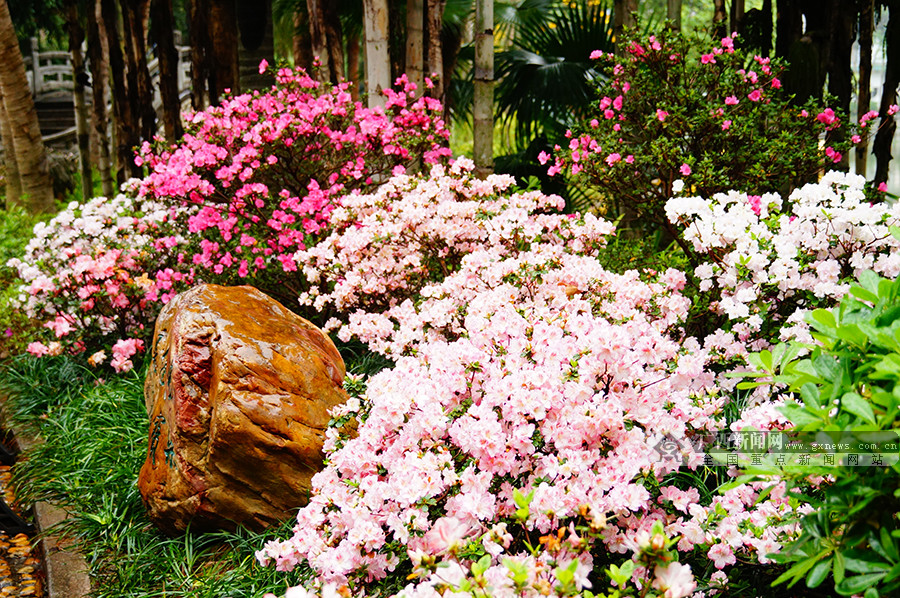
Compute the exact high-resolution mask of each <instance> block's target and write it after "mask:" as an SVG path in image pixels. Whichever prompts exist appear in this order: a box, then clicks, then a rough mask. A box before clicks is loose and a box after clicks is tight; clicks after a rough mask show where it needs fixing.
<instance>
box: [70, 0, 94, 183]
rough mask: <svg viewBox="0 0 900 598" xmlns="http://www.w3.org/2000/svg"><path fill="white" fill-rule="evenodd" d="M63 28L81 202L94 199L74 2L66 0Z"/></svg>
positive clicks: (79, 31) (81, 34) (80, 30)
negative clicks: (66, 38)
mask: <svg viewBox="0 0 900 598" xmlns="http://www.w3.org/2000/svg"><path fill="white" fill-rule="evenodd" d="M66 26H67V28H68V30H69V52H70V53H71V54H72V97H73V103H74V105H75V134H76V138H77V142H78V157H79V158H80V160H79V164H80V170H81V197H82V200H83V201H87V200H89V199H90V198H91V197H93V196H94V175H93V173H92V172H91V135H90V126H89V124H88V111H87V104H86V103H85V101H84V83H85V81H86V79H87V73H86V72H85V70H84V56H82V54H81V44H82V43H83V42H84V28H83V27H82V26H81V20H80V19H79V18H78V5H77V4H76V2H75V0H66Z"/></svg>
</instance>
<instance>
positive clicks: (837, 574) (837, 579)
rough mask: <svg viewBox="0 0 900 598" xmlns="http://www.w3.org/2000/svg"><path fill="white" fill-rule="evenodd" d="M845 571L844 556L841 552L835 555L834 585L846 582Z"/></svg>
mask: <svg viewBox="0 0 900 598" xmlns="http://www.w3.org/2000/svg"><path fill="white" fill-rule="evenodd" d="M845 570H846V564H845V562H844V555H843V554H841V553H840V552H836V553H834V583H836V584H838V583H841V582H842V581H844V571H845Z"/></svg>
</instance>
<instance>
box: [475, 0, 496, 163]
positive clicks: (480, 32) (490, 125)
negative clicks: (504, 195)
mask: <svg viewBox="0 0 900 598" xmlns="http://www.w3.org/2000/svg"><path fill="white" fill-rule="evenodd" d="M472 112H473V116H474V121H473V126H472V141H473V150H472V153H473V154H474V156H473V157H474V159H475V174H476V175H477V176H479V177H481V178H484V177H485V176H487V175H489V174H491V173H492V172H494V2H493V0H476V2H475V93H474V97H473V106H472Z"/></svg>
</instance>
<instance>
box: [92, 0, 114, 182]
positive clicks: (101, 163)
mask: <svg viewBox="0 0 900 598" xmlns="http://www.w3.org/2000/svg"><path fill="white" fill-rule="evenodd" d="M91 12H92V13H93V18H88V19H87V25H88V31H87V33H88V61H89V64H90V67H91V81H92V82H91V93H92V99H93V112H94V115H93V119H92V121H93V126H94V139H95V140H96V144H97V148H96V153H97V170H98V171H99V172H100V186H101V189H102V191H103V195H104V196H106V197H112V196H113V195H114V194H115V192H116V188H115V184H114V182H113V176H112V171H113V166H112V162H111V158H110V141H109V114H108V113H107V111H106V101H107V98H106V90H107V89H108V86H109V58H108V51H107V41H106V31H105V29H104V28H103V21H102V18H101V15H100V0H94V3H93V6H92V8H91Z"/></svg>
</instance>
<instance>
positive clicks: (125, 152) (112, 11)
mask: <svg viewBox="0 0 900 598" xmlns="http://www.w3.org/2000/svg"><path fill="white" fill-rule="evenodd" d="M101 2H102V4H101V11H102V13H103V26H104V27H105V29H106V40H107V47H108V48H109V70H110V72H111V73H112V99H113V101H112V106H113V120H114V121H115V123H116V127H115V129H116V131H115V135H116V167H117V168H116V182H117V183H118V184H119V185H121V184H122V183H124V182H125V179H126V178H127V177H128V176H131V175H135V176H137V175H138V174H139V173H136V172H135V168H136V167H135V165H134V157H133V148H134V147H135V146H136V145H137V144H138V143H139V142H140V135H139V133H137V130H138V128H137V123H136V122H135V121H134V115H133V113H132V111H131V107H130V106H129V93H128V81H127V79H126V77H125V55H124V53H123V51H122V44H121V39H120V37H119V28H118V22H119V11H118V10H117V9H116V0H101Z"/></svg>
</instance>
